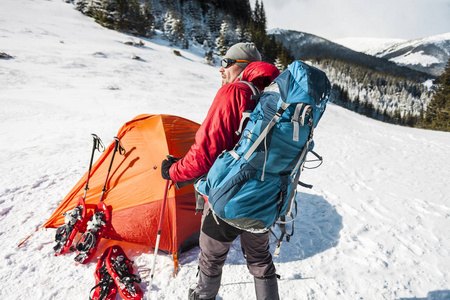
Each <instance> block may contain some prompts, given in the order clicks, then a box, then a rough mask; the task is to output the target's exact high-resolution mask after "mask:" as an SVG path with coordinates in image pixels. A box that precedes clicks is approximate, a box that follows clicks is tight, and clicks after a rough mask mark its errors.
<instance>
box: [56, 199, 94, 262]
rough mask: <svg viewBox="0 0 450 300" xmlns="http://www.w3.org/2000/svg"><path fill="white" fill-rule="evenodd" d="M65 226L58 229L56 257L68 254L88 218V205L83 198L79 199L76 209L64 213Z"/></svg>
mask: <svg viewBox="0 0 450 300" xmlns="http://www.w3.org/2000/svg"><path fill="white" fill-rule="evenodd" d="M63 216H64V223H65V224H64V225H61V226H59V227H58V229H56V235H55V243H56V244H55V246H54V247H53V249H54V250H55V252H56V253H55V255H57V256H58V255H61V254H64V253H66V252H67V251H68V250H69V249H70V248H71V246H72V243H73V240H74V239H75V236H76V235H77V233H78V232H79V231H80V229H81V227H82V225H83V223H84V219H85V218H86V205H85V203H84V199H83V197H81V196H80V198H78V202H77V205H76V206H75V208H74V209H72V210H69V211H66V212H64V213H63Z"/></svg>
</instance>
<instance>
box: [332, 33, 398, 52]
mask: <svg viewBox="0 0 450 300" xmlns="http://www.w3.org/2000/svg"><path fill="white" fill-rule="evenodd" d="M333 42H335V43H337V44H340V45H342V46H345V47H347V48H349V49H352V50H354V51H358V52H362V53H366V54H369V55H376V54H377V53H379V52H382V51H384V50H385V49H387V48H389V47H391V46H393V45H395V44H399V43H402V42H405V40H403V39H392V38H390V39H382V38H364V37H347V38H341V39H336V40H333Z"/></svg>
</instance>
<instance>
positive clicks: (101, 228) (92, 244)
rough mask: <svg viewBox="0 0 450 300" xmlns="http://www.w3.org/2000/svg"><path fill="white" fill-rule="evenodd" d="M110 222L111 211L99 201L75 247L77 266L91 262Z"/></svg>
mask: <svg viewBox="0 0 450 300" xmlns="http://www.w3.org/2000/svg"><path fill="white" fill-rule="evenodd" d="M110 222H111V211H110V210H109V209H108V207H107V206H106V204H105V203H104V202H103V201H101V202H99V203H98V205H97V207H96V208H95V211H94V215H93V216H92V217H91V219H90V221H89V222H87V228H86V232H85V233H83V235H82V236H81V237H80V239H79V240H78V242H77V245H76V246H75V248H76V250H77V255H76V256H75V261H76V262H77V264H85V263H87V262H89V261H90V260H91V258H92V257H93V256H94V254H95V251H96V250H97V246H98V243H99V242H100V239H101V238H102V236H103V235H104V233H105V232H106V231H107V230H108V228H109V226H110Z"/></svg>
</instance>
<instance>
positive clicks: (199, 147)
mask: <svg viewBox="0 0 450 300" xmlns="http://www.w3.org/2000/svg"><path fill="white" fill-rule="evenodd" d="M243 86H244V85H243V84H227V85H224V86H223V87H221V88H220V89H219V91H218V92H217V95H216V97H215V98H214V101H213V103H212V105H211V107H210V109H209V111H208V114H207V116H206V118H205V120H204V121H203V123H202V125H201V126H200V128H199V129H198V131H197V133H196V135H195V143H194V144H193V145H192V147H191V149H190V150H189V151H188V153H187V154H186V156H184V157H183V158H182V159H181V160H179V161H178V162H176V163H174V164H173V165H172V166H171V168H170V170H169V174H170V178H171V179H172V180H173V181H175V182H179V181H186V180H190V179H193V178H196V177H199V176H201V175H203V174H205V173H207V172H208V171H209V169H210V168H211V166H212V165H213V163H214V161H215V160H216V158H217V157H218V156H219V155H220V154H221V153H222V152H223V151H224V150H231V149H233V147H234V145H235V144H236V143H237V141H238V140H239V136H238V135H236V133H235V132H236V130H237V129H238V128H239V123H240V120H241V116H242V112H243V111H244V110H247V109H253V108H254V105H252V103H248V102H249V101H246V99H250V96H251V95H252V93H251V91H250V89H249V88H246V87H243ZM249 106H250V107H249Z"/></svg>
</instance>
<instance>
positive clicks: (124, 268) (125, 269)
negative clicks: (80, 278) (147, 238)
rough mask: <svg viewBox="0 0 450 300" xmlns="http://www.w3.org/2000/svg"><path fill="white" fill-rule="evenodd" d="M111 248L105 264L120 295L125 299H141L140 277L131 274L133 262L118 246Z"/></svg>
mask: <svg viewBox="0 0 450 300" xmlns="http://www.w3.org/2000/svg"><path fill="white" fill-rule="evenodd" d="M111 248H112V249H111V250H110V251H109V254H108V257H107V259H106V263H105V264H106V267H107V268H108V272H109V274H111V276H112V277H113V279H114V282H115V283H116V285H117V288H118V290H119V294H120V296H121V297H122V298H123V299H126V300H141V299H143V292H142V290H141V288H140V287H139V285H138V283H140V282H141V278H140V277H139V276H137V275H134V274H133V262H132V261H130V260H129V259H128V258H127V256H126V255H125V253H124V252H123V250H122V248H120V247H119V246H117V245H116V246H112V247H111Z"/></svg>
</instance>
